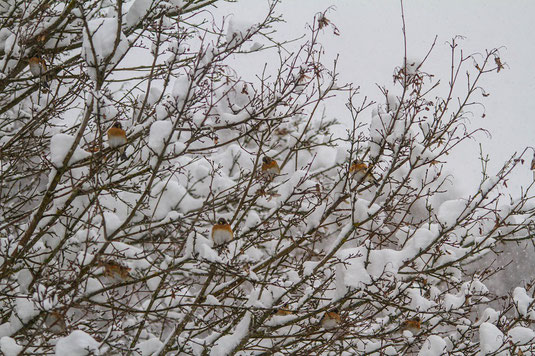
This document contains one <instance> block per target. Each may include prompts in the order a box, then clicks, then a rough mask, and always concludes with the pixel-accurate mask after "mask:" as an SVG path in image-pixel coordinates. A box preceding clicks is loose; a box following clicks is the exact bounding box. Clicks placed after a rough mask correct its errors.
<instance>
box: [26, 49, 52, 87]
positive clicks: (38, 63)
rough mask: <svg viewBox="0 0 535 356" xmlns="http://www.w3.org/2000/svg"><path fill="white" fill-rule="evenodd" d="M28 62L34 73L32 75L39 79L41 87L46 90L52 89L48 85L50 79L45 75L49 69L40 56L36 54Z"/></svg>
mask: <svg viewBox="0 0 535 356" xmlns="http://www.w3.org/2000/svg"><path fill="white" fill-rule="evenodd" d="M28 62H29V64H30V72H31V73H32V75H34V76H36V77H39V81H40V82H41V85H42V86H43V87H45V88H46V89H49V88H50V87H49V85H48V78H47V75H46V74H45V73H46V71H47V67H46V62H45V61H44V59H43V58H42V57H41V56H40V55H39V54H36V55H35V56H33V57H30V59H29V60H28Z"/></svg>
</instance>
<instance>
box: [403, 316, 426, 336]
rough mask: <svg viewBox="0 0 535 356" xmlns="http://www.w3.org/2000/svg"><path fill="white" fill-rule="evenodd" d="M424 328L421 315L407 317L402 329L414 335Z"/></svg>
mask: <svg viewBox="0 0 535 356" xmlns="http://www.w3.org/2000/svg"><path fill="white" fill-rule="evenodd" d="M421 328H422V321H421V320H420V318H419V317H417V316H415V317H414V318H412V319H407V320H405V321H404V322H403V326H402V329H403V330H404V331H405V330H408V331H410V332H411V333H412V334H413V335H416V334H418V333H419V332H420V329H421Z"/></svg>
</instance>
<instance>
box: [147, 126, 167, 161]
mask: <svg viewBox="0 0 535 356" xmlns="http://www.w3.org/2000/svg"><path fill="white" fill-rule="evenodd" d="M172 130H173V123H172V122H171V121H155V122H153V123H152V125H151V127H150V133H149V143H148V145H149V147H150V148H151V149H152V150H153V151H154V153H156V154H161V153H162V150H163V149H164V141H165V140H167V139H168V138H169V135H171V131H172Z"/></svg>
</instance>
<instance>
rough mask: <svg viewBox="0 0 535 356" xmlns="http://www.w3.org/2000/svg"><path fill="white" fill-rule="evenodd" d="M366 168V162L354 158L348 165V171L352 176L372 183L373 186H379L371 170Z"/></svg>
mask: <svg viewBox="0 0 535 356" xmlns="http://www.w3.org/2000/svg"><path fill="white" fill-rule="evenodd" d="M368 169H369V167H368V165H367V164H366V163H363V162H361V161H358V160H355V161H353V163H352V164H351V166H350V167H349V173H351V174H352V175H353V177H354V178H355V179H357V180H359V181H360V180H363V181H364V182H366V183H372V184H373V185H375V186H379V182H377V179H375V177H374V176H373V174H372V173H371V172H368ZM366 172H368V173H366Z"/></svg>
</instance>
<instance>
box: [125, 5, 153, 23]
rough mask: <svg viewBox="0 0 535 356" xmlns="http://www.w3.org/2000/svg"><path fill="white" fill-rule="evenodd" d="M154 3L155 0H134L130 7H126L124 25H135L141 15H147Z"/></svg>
mask: <svg viewBox="0 0 535 356" xmlns="http://www.w3.org/2000/svg"><path fill="white" fill-rule="evenodd" d="M154 4H156V2H155V1H152V0H135V1H134V3H133V4H132V5H131V6H130V9H128V14H127V15H126V26H127V27H133V26H136V25H137V24H138V23H139V22H140V21H141V20H142V19H143V17H145V16H147V14H148V13H149V12H150V10H151V7H152V6H153V5H154Z"/></svg>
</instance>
